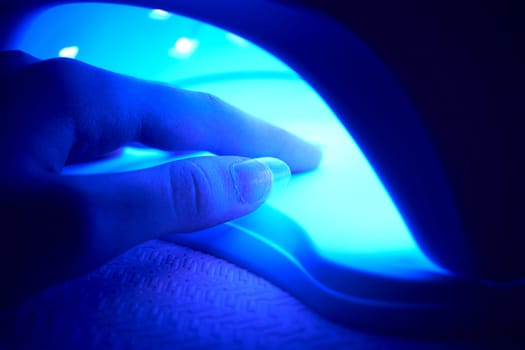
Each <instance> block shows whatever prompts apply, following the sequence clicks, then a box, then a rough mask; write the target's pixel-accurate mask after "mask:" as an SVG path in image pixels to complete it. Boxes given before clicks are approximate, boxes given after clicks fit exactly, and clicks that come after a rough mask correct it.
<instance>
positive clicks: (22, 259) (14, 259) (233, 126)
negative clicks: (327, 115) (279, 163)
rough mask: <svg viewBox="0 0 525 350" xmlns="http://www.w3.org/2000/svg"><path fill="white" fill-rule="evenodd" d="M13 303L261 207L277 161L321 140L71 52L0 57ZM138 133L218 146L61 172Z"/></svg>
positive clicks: (308, 164) (302, 163) (5, 259)
mask: <svg viewBox="0 0 525 350" xmlns="http://www.w3.org/2000/svg"><path fill="white" fill-rule="evenodd" d="M0 75H1V76H2V80H1V83H0V84H1V85H0V86H1V89H2V94H1V97H0V101H1V103H0V112H1V115H2V119H1V120H0V159H1V160H2V163H3V164H4V167H3V171H2V174H0V186H1V198H0V199H1V205H2V207H1V208H0V210H1V213H2V218H1V219H2V221H1V225H2V227H1V232H2V242H1V246H2V249H1V251H0V255H1V256H2V261H1V262H2V270H1V271H2V273H3V275H4V276H3V280H4V281H7V283H6V285H7V286H8V288H7V291H6V290H4V292H7V295H6V296H4V298H2V303H3V304H4V305H8V304H10V303H11V304H12V303H15V302H18V301H19V300H21V299H23V298H25V297H27V296H28V295H31V294H32V293H34V292H35V291H37V290H40V289H42V288H44V287H46V286H49V285H50V284H52V283H58V282H61V281H64V280H65V279H67V278H71V277H73V276H76V275H79V274H81V273H83V272H86V271H89V270H90V269H93V268H94V267H96V266H99V265H100V264H102V263H103V262H105V261H107V260H108V259H111V258H113V257H115V256H116V255H118V254H120V253H122V252H123V251H125V250H126V249H128V248H130V247H132V246H133V245H136V244H138V243H140V242H142V241H145V240H148V239H152V238H155V237H158V236H159V235H161V234H163V233H168V232H187V231H192V230H197V229H201V228H204V227H209V226H212V225H216V224H219V223H222V222H225V221H228V220H231V219H234V218H237V217H239V216H242V215H245V214H247V213H249V212H251V211H253V210H254V209H256V208H257V207H258V206H259V205H260V204H261V203H262V202H263V201H264V200H265V198H266V196H267V194H268V192H269V190H270V188H271V181H272V177H271V173H270V171H269V170H270V169H269V168H268V167H267V166H266V165H265V164H263V163H261V162H258V161H256V160H255V161H254V160H250V159H248V158H245V157H250V158H252V157H262V156H271V157H276V158H279V159H282V160H283V161H285V162H286V163H287V164H288V165H289V166H290V168H291V170H292V172H299V171H306V170H309V169H312V168H314V167H316V166H317V165H318V163H319V161H320V158H321V153H320V151H319V149H318V148H317V147H316V146H314V145H312V144H309V143H307V142H305V141H303V140H301V139H299V138H298V137H296V136H294V135H292V134H290V133H288V132H286V131H284V130H282V129H280V128H277V127H274V126H272V125H269V124H267V123H265V122H263V121H261V120H258V119H255V118H253V117H251V116H249V115H247V114H245V113H243V112H242V111H240V110H238V109H236V108H234V107H233V106H230V105H228V104H226V103H225V102H223V101H221V100H219V99H218V98H216V97H214V96H211V95H209V94H205V93H198V92H190V91H185V90H181V89H177V88H174V87H170V86H167V85H162V84H156V83H152V82H147V81H142V80H138V79H134V78H131V77H127V76H123V75H118V74H114V73H111V72H108V71H104V70H102V69H98V68H95V67H92V66H89V65H87V64H84V63H81V62H78V61H75V60H70V59H51V60H45V61H39V60H38V59H36V58H34V57H32V56H30V55H27V54H25V53H23V52H20V51H8V52H3V53H1V54H0ZM129 142H140V143H143V144H145V145H148V146H151V147H156V148H159V149H164V150H207V151H210V152H213V153H215V154H218V155H231V156H213V157H199V158H193V159H186V160H180V161H175V162H172V163H169V164H165V165H161V166H157V167H153V168H149V169H144V170H138V171H131V172H126V173H119V174H100V175H81V176H80V175H79V176H62V175H61V170H62V168H63V167H64V165H67V164H70V163H73V162H84V161H87V160H91V159H93V158H96V157H98V156H100V155H102V154H105V153H108V152H111V151H114V150H115V149H118V148H119V147H121V146H123V145H125V144H127V143H129Z"/></svg>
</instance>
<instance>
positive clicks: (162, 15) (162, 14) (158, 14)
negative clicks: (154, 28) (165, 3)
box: [149, 9, 171, 21]
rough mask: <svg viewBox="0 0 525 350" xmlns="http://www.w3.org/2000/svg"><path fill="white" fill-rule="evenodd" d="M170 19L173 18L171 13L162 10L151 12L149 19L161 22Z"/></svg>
mask: <svg viewBox="0 0 525 350" xmlns="http://www.w3.org/2000/svg"><path fill="white" fill-rule="evenodd" d="M170 17H171V13H169V12H168V11H164V10H161V9H154V10H151V12H150V13H149V18H151V19H156V20H159V21H164V20H167V19H168V18H170Z"/></svg>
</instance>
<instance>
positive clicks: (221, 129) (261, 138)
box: [138, 86, 321, 172]
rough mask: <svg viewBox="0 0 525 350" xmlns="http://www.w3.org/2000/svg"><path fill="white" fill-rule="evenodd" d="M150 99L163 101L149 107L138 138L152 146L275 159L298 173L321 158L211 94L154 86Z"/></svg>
mask: <svg viewBox="0 0 525 350" xmlns="http://www.w3.org/2000/svg"><path fill="white" fill-rule="evenodd" d="M146 97H147V98H148V99H151V100H153V99H154V98H155V99H156V101H159V102H160V103H158V104H155V105H153V106H151V105H146V109H144V112H143V115H144V117H143V119H142V128H141V134H140V139H141V141H143V142H145V143H147V144H149V145H152V146H154V147H158V148H163V149H177V148H184V149H204V150H207V151H211V152H213V153H216V154H236V155H242V156H246V157H265V156H270V157H276V158H279V159H282V160H284V161H285V162H286V163H287V164H288V165H289V166H290V168H291V169H292V171H294V172H299V171H305V170H310V169H313V168H315V167H316V166H317V165H318V164H319V162H320V160H321V150H320V148H319V147H318V146H316V145H314V144H312V143H309V142H306V141H305V140H303V139H301V138H299V137H297V136H296V135H294V134H292V133H290V132H288V131H286V130H284V129H281V128H279V127H276V126H274V125H271V124H269V123H267V122H265V121H263V120H261V119H258V118H255V117H253V116H251V115H249V114H247V113H245V112H243V111H241V110H239V109H238V108H236V107H234V106H232V105H230V104H228V103H226V102H224V101H222V100H220V99H219V98H217V97H215V96H213V95H210V94H207V93H200V92H192V91H185V90H177V89H174V88H171V87H167V86H150V89H148V93H147V94H146ZM138 108H139V109H140V108H144V105H142V106H139V107H138Z"/></svg>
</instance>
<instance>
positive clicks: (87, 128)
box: [28, 59, 321, 171]
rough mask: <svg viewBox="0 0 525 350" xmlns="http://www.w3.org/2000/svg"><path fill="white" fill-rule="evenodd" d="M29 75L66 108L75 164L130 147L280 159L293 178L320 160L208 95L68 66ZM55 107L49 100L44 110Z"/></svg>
mask: <svg viewBox="0 0 525 350" xmlns="http://www.w3.org/2000/svg"><path fill="white" fill-rule="evenodd" d="M28 71H29V72H28V74H29V73H31V76H39V77H40V79H43V80H48V83H47V84H43V85H44V86H45V87H46V91H48V92H49V91H50V90H53V89H51V88H50V87H53V86H57V89H55V90H56V91H59V93H57V94H58V95H57V96H55V97H54V100H55V101H56V102H55V104H56V105H58V106H62V105H64V103H67V106H68V111H72V113H73V116H74V118H75V121H76V122H75V123H74V128H75V130H74V131H75V134H74V145H73V147H72V149H71V152H70V154H69V160H70V161H78V160H80V161H81V160H84V159H90V158H93V156H96V155H99V154H102V153H106V152H110V151H112V150H114V149H116V148H118V147H120V146H122V145H123V144H125V143H128V142H130V141H139V142H142V143H144V144H147V145H150V146H153V147H157V148H161V149H166V150H181V149H184V150H206V151H210V152H213V153H216V154H221V155H240V156H246V157H264V156H270V157H276V158H279V159H282V160H284V161H285V162H286V163H288V164H289V165H290V167H291V169H292V170H293V171H304V170H309V169H312V168H314V167H315V166H317V165H318V163H319V161H320V159H321V152H320V149H319V148H318V147H316V146H314V145H312V144H310V143H308V142H306V141H304V140H302V139H300V138H299V137H297V136H295V135H293V134H291V133H289V132H287V131H285V130H283V129H281V128H278V127H275V126H273V125H270V124H268V123H266V122H264V121H262V120H260V119H257V118H254V117H252V116H250V115H248V114H246V113H244V112H242V111H240V110H239V109H237V108H235V107H233V106H231V105H229V104H227V103H225V102H224V101H221V100H220V99H218V98H216V97H214V96H212V95H209V94H205V93H199V92H191V91H186V90H181V89H177V88H174V87H171V86H168V85H164V84H156V83H152V82H147V81H143V80H139V79H134V78H131V77H128V76H124V75H119V74H115V73H112V72H108V71H105V70H102V69H99V68H95V67H93V66H89V65H87V64H85V63H82V62H78V61H75V60H70V59H53V60H47V61H42V62H40V63H37V64H35V65H32V67H30V69H28ZM35 73H37V74H35ZM62 95H65V96H62ZM66 97H67V98H68V101H64V100H65V98H66ZM50 99H51V100H53V98H50V96H49V95H48V96H46V102H47V103H49V101H50ZM71 104H73V105H74V106H73V107H72V106H71Z"/></svg>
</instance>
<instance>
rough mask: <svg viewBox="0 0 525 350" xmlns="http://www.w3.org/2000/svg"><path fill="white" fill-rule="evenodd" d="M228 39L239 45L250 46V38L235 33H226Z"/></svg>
mask: <svg viewBox="0 0 525 350" xmlns="http://www.w3.org/2000/svg"><path fill="white" fill-rule="evenodd" d="M226 39H228V40H230V41H231V42H232V43H234V44H236V45H239V46H248V45H249V42H248V40H246V39H244V38H242V37H240V36H238V35H235V34H233V33H226Z"/></svg>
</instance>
